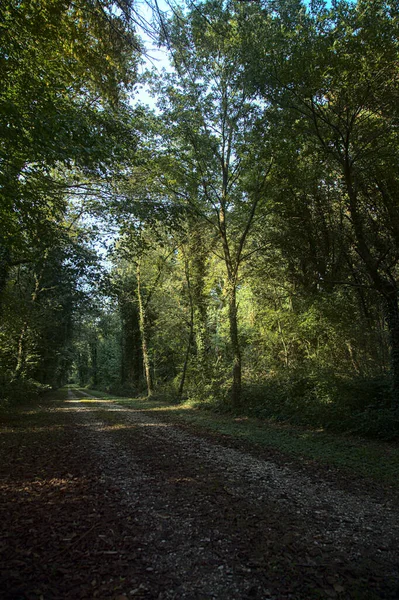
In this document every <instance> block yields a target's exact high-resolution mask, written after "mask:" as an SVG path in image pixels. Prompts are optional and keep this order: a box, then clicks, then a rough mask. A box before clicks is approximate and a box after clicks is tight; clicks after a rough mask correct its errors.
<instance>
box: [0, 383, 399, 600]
mask: <svg viewBox="0 0 399 600" xmlns="http://www.w3.org/2000/svg"><path fill="white" fill-rule="evenodd" d="M0 441H1V454H2V460H1V462H0V472H1V476H2V477H1V478H2V484H1V508H2V513H3V514H2V515H1V517H2V518H0V530H1V534H2V536H1V541H0V552H1V564H0V589H1V590H2V595H1V597H2V598H5V599H11V598H12V599H29V600H40V598H43V600H47V599H60V600H61V599H65V598H68V599H72V598H100V599H102V598H104V599H105V598H112V599H114V600H126V599H129V598H158V599H180V598H182V599H184V598H185V599H193V600H194V599H210V598H216V599H218V598H219V599H223V600H224V599H225V600H233V599H241V598H242V599H244V598H265V599H266V598H269V599H275V600H285V599H298V600H299V599H303V600H312V599H313V598H314V599H322V598H345V599H346V598H348V599H349V598H351V599H358V600H366V599H370V600H372V599H376V598H392V599H393V598H396V599H397V598H398V597H399V587H398V582H399V579H398V549H399V535H398V534H399V509H398V507H397V506H395V504H394V501H393V499H391V500H390V499H388V498H386V499H383V498H382V496H380V495H375V494H373V493H368V490H367V489H363V490H362V489H361V488H360V487H359V486H356V493H350V492H348V491H345V490H344V489H342V487H340V486H339V485H334V482H332V481H331V480H327V479H326V478H324V477H323V476H322V475H318V474H315V473H314V472H312V473H310V472H309V473H306V471H304V470H298V469H296V468H295V467H293V466H292V465H290V464H289V463H288V462H287V464H283V462H281V461H279V463H278V464H277V462H276V461H275V460H273V459H272V458H271V459H270V460H268V459H267V457H266V458H259V457H256V456H254V455H253V454H252V453H250V452H245V451H242V450H237V449H235V448H232V447H229V446H228V445H226V444H225V443H224V442H223V439H220V440H219V441H218V440H215V439H213V440H212V439H208V438H207V437H204V436H201V435H194V434H193V433H191V432H187V431H185V430H184V429H182V428H180V427H178V426H175V425H172V424H170V423H169V422H168V423H166V422H163V421H162V420H159V419H157V418H156V417H155V416H154V415H153V414H151V412H150V411H146V410H131V409H126V408H124V407H122V406H119V405H117V404H115V403H111V402H107V401H103V400H100V399H93V398H90V397H87V396H86V397H83V398H82V397H79V398H77V397H76V395H75V393H74V392H73V391H70V392H69V399H68V400H66V401H63V402H58V403H53V404H43V405H42V406H41V407H37V408H35V409H32V410H20V411H17V412H16V413H15V414H14V415H13V416H12V417H11V416H10V418H9V420H8V422H5V423H4V427H2V428H1V430H0Z"/></svg>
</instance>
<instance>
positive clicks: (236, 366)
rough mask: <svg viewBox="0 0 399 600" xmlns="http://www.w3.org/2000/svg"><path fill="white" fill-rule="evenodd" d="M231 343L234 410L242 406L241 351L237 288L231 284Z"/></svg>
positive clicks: (229, 291) (229, 298) (229, 299)
mask: <svg viewBox="0 0 399 600" xmlns="http://www.w3.org/2000/svg"><path fill="white" fill-rule="evenodd" d="M228 302H229V326H230V342H231V349H232V353H233V381H232V386H231V403H232V406H233V408H239V407H240V406H241V371H242V368H241V367H242V365H241V351H240V341H239V337H238V323H237V286H236V284H235V282H234V281H232V282H230V284H229V290H228Z"/></svg>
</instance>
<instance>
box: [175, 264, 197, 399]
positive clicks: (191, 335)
mask: <svg viewBox="0 0 399 600" xmlns="http://www.w3.org/2000/svg"><path fill="white" fill-rule="evenodd" d="M185 273H186V280H187V288H188V298H189V302H190V332H189V335H188V341H187V349H186V355H185V357H184V364H183V370H182V374H181V379H180V385H179V390H178V392H177V394H178V397H179V398H181V397H182V396H183V390H184V383H185V381H186V374H187V367H188V361H189V358H190V352H191V346H192V344H193V340H194V303H193V296H192V291H191V282H190V273H189V266H188V261H186V263H185Z"/></svg>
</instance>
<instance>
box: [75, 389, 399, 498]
mask: <svg viewBox="0 0 399 600" xmlns="http://www.w3.org/2000/svg"><path fill="white" fill-rule="evenodd" d="M71 389H72V390H73V391H74V392H81V393H82V395H83V398H82V399H84V394H85V393H86V394H90V395H92V396H94V397H95V398H98V399H104V400H107V401H109V402H115V404H120V405H122V406H125V407H126V408H130V409H134V410H140V411H149V412H152V413H156V414H158V415H159V416H160V417H162V418H163V419H167V420H168V421H171V422H175V423H180V424H187V425H190V426H193V427H196V428H198V429H200V430H203V431H207V432H213V433H218V434H223V435H228V436H231V437H232V438H235V439H240V440H244V441H247V442H249V443H252V444H256V445H258V446H261V447H263V448H273V449H275V450H278V451H280V452H282V453H284V454H287V455H289V456H292V457H294V458H295V459H296V460H299V461H306V460H312V461H316V462H318V463H321V464H323V465H326V466H331V467H336V468H340V469H344V470H345V471H347V472H352V473H353V474H354V475H357V476H359V475H360V476H362V477H367V478H371V479H373V480H374V481H376V482H379V483H381V484H384V485H387V486H389V487H391V488H392V489H394V490H396V491H399V446H398V445H397V444H395V443H385V442H374V441H369V440H362V439H359V438H354V437H351V436H349V435H337V434H331V433H326V432H324V431H322V430H315V429H308V428H304V427H295V426H292V425H287V424H284V425H281V424H277V423H274V422H272V421H268V420H263V419H256V418H249V417H244V418H243V417H240V418H237V417H234V416H233V415H220V414H216V413H214V412H212V411H211V410H204V409H199V408H198V407H197V406H193V405H192V404H190V402H186V403H183V404H174V403H171V402H170V401H166V400H165V399H162V398H154V399H148V398H143V397H142V398H119V397H116V396H115V395H109V394H105V393H104V392H99V391H98V390H89V389H83V388H78V387H75V386H71Z"/></svg>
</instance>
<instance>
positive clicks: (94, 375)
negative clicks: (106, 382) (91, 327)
mask: <svg viewBox="0 0 399 600" xmlns="http://www.w3.org/2000/svg"><path fill="white" fill-rule="evenodd" d="M92 335H93V337H92V340H91V342H90V355H91V357H90V358H91V381H92V386H93V388H94V389H96V386H97V385H98V352H97V336H96V334H95V333H93V334H92Z"/></svg>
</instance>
